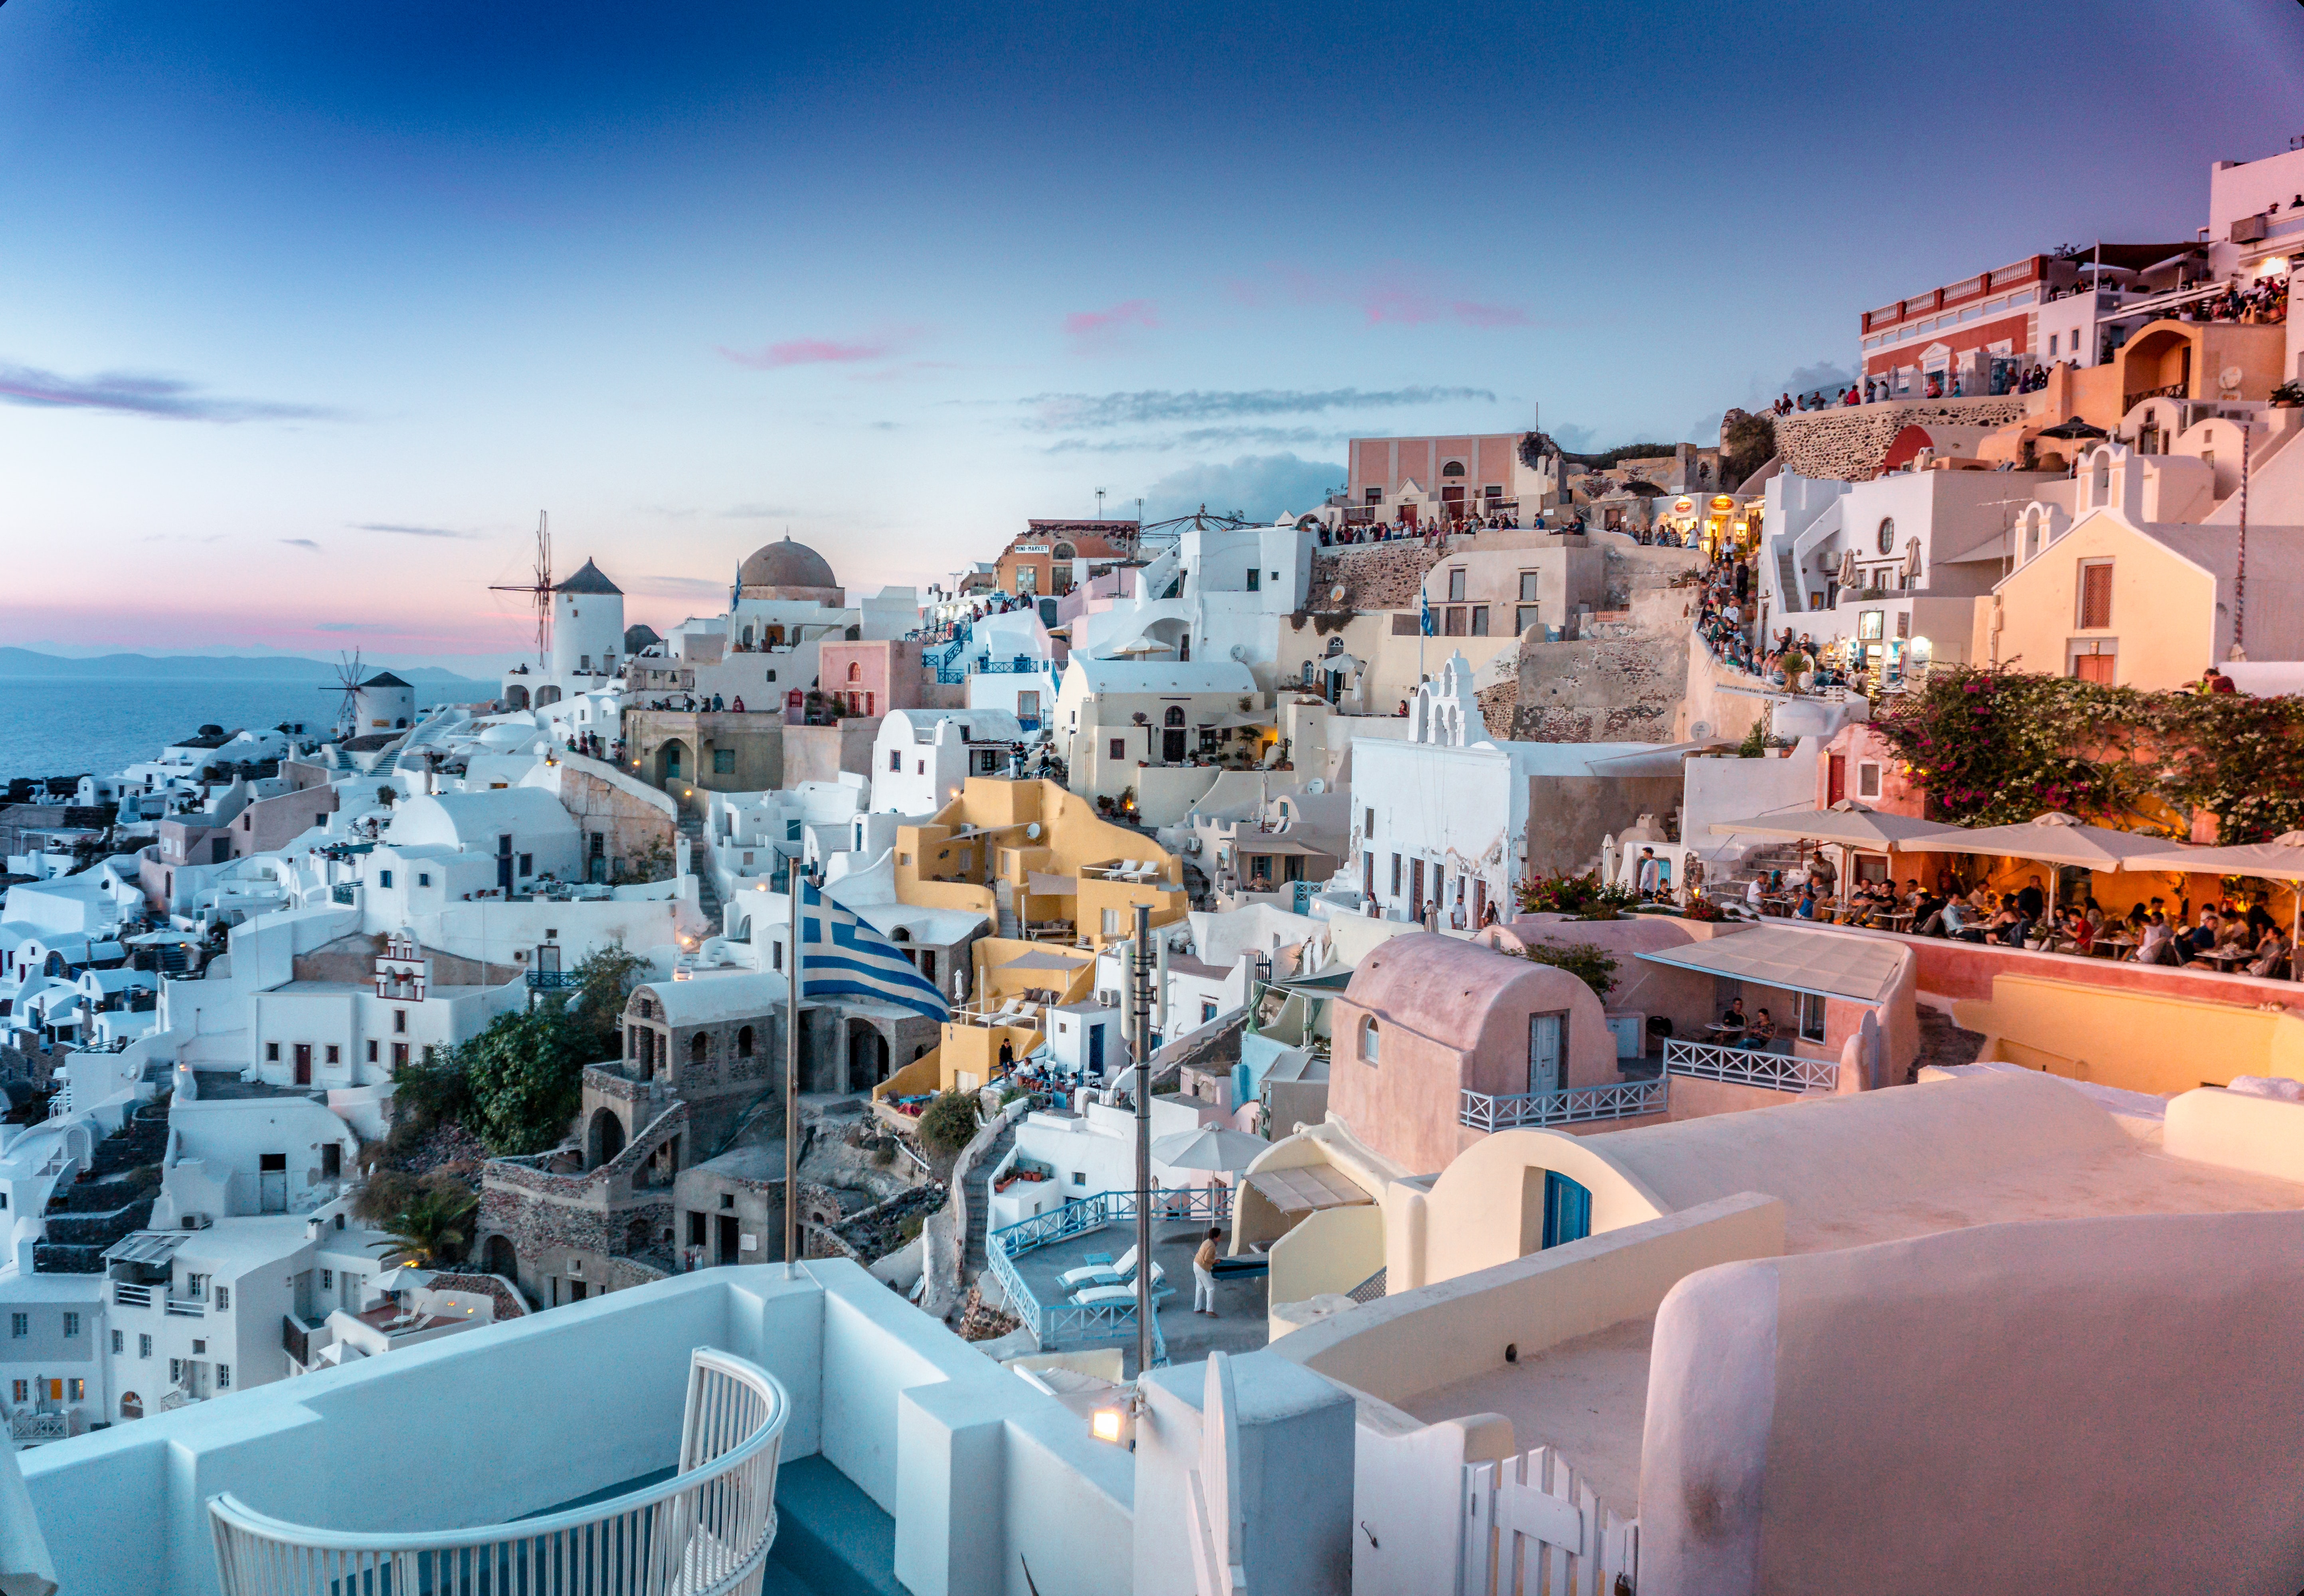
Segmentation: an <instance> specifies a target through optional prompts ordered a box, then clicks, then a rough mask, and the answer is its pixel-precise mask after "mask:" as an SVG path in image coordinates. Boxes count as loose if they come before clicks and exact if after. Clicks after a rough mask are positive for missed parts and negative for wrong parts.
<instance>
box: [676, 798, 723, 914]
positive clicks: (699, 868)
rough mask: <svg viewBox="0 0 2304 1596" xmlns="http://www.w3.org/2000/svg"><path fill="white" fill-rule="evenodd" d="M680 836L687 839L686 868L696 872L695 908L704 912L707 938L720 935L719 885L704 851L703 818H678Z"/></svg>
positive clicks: (689, 816) (684, 816)
mask: <svg viewBox="0 0 2304 1596" xmlns="http://www.w3.org/2000/svg"><path fill="white" fill-rule="evenodd" d="M680 834H681V835H682V836H683V837H685V838H687V839H688V867H689V868H690V870H693V871H694V872H696V907H697V908H700V909H702V910H703V911H704V918H705V919H706V920H707V922H708V923H709V924H710V925H711V927H712V929H711V930H710V931H709V932H707V933H706V934H707V935H708V936H717V935H719V934H720V883H719V882H716V881H715V880H714V879H713V872H712V869H711V866H709V864H707V861H706V857H705V849H704V817H703V816H702V815H682V816H681V817H680Z"/></svg>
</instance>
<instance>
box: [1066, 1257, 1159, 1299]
mask: <svg viewBox="0 0 2304 1596" xmlns="http://www.w3.org/2000/svg"><path fill="white" fill-rule="evenodd" d="M1153 1267H1154V1268H1155V1269H1157V1268H1158V1267H1159V1265H1158V1264H1154V1265H1153ZM1135 1278H1136V1249H1135V1248H1134V1247H1130V1248H1129V1249H1128V1250H1127V1251H1126V1252H1124V1253H1122V1254H1120V1257H1119V1259H1118V1261H1116V1262H1112V1263H1087V1264H1082V1265H1081V1266H1080V1268H1078V1269H1068V1270H1066V1271H1064V1272H1063V1273H1062V1274H1060V1275H1058V1276H1057V1277H1056V1284H1057V1285H1059V1286H1062V1287H1063V1288H1064V1289H1065V1290H1067V1291H1077V1290H1079V1289H1080V1288H1082V1287H1084V1286H1124V1285H1126V1284H1127V1283H1128V1282H1129V1281H1131V1280H1132V1279H1135Z"/></svg>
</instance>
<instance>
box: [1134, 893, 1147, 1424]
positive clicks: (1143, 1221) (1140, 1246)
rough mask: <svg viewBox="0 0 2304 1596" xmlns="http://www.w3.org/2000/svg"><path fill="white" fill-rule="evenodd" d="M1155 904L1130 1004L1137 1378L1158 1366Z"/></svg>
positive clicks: (1139, 946)
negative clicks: (1150, 953) (1152, 988)
mask: <svg viewBox="0 0 2304 1596" xmlns="http://www.w3.org/2000/svg"><path fill="white" fill-rule="evenodd" d="M1151 940H1152V906H1151V905H1149V904H1147V903H1139V904H1138V905H1137V906H1136V945H1135V946H1134V947H1133V948H1131V950H1129V964H1130V972H1129V983H1128V984H1129V992H1128V1001H1129V1007H1130V1008H1131V1009H1133V1010H1134V1011H1135V1015H1136V1377H1137V1378H1138V1379H1139V1380H1141V1379H1143V1378H1144V1376H1145V1375H1146V1374H1148V1373H1149V1372H1151V1369H1152V1025H1151V1020H1152V1016H1151V1002H1150V994H1149V992H1148V987H1149V985H1150V980H1149V973H1150V964H1149V961H1148V960H1147V959H1146V958H1145V957H1144V955H1145V950H1146V947H1147V944H1148V943H1149V942H1150V941H1151Z"/></svg>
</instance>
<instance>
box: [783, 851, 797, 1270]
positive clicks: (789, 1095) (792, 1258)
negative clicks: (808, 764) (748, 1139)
mask: <svg viewBox="0 0 2304 1596" xmlns="http://www.w3.org/2000/svg"><path fill="white" fill-rule="evenodd" d="M785 874H786V876H787V877H788V880H787V882H786V885H787V887H788V888H789V890H790V891H791V893H792V910H791V918H790V919H788V920H786V921H785V923H784V950H785V951H784V987H785V1004H786V1007H785V1009H784V1279H787V1280H789V1279H792V1277H793V1276H794V1275H795V1274H796V1273H797V1272H798V1271H799V1269H800V861H799V860H798V859H794V860H792V863H791V864H790V865H789V866H787V867H786V869H785Z"/></svg>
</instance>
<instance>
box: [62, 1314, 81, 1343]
mask: <svg viewBox="0 0 2304 1596" xmlns="http://www.w3.org/2000/svg"><path fill="white" fill-rule="evenodd" d="M79 1334H80V1315H79V1314H77V1313H67V1314H65V1315H64V1338H65V1339H66V1340H70V1339H72V1338H73V1337H75V1336H77V1335H79Z"/></svg>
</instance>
